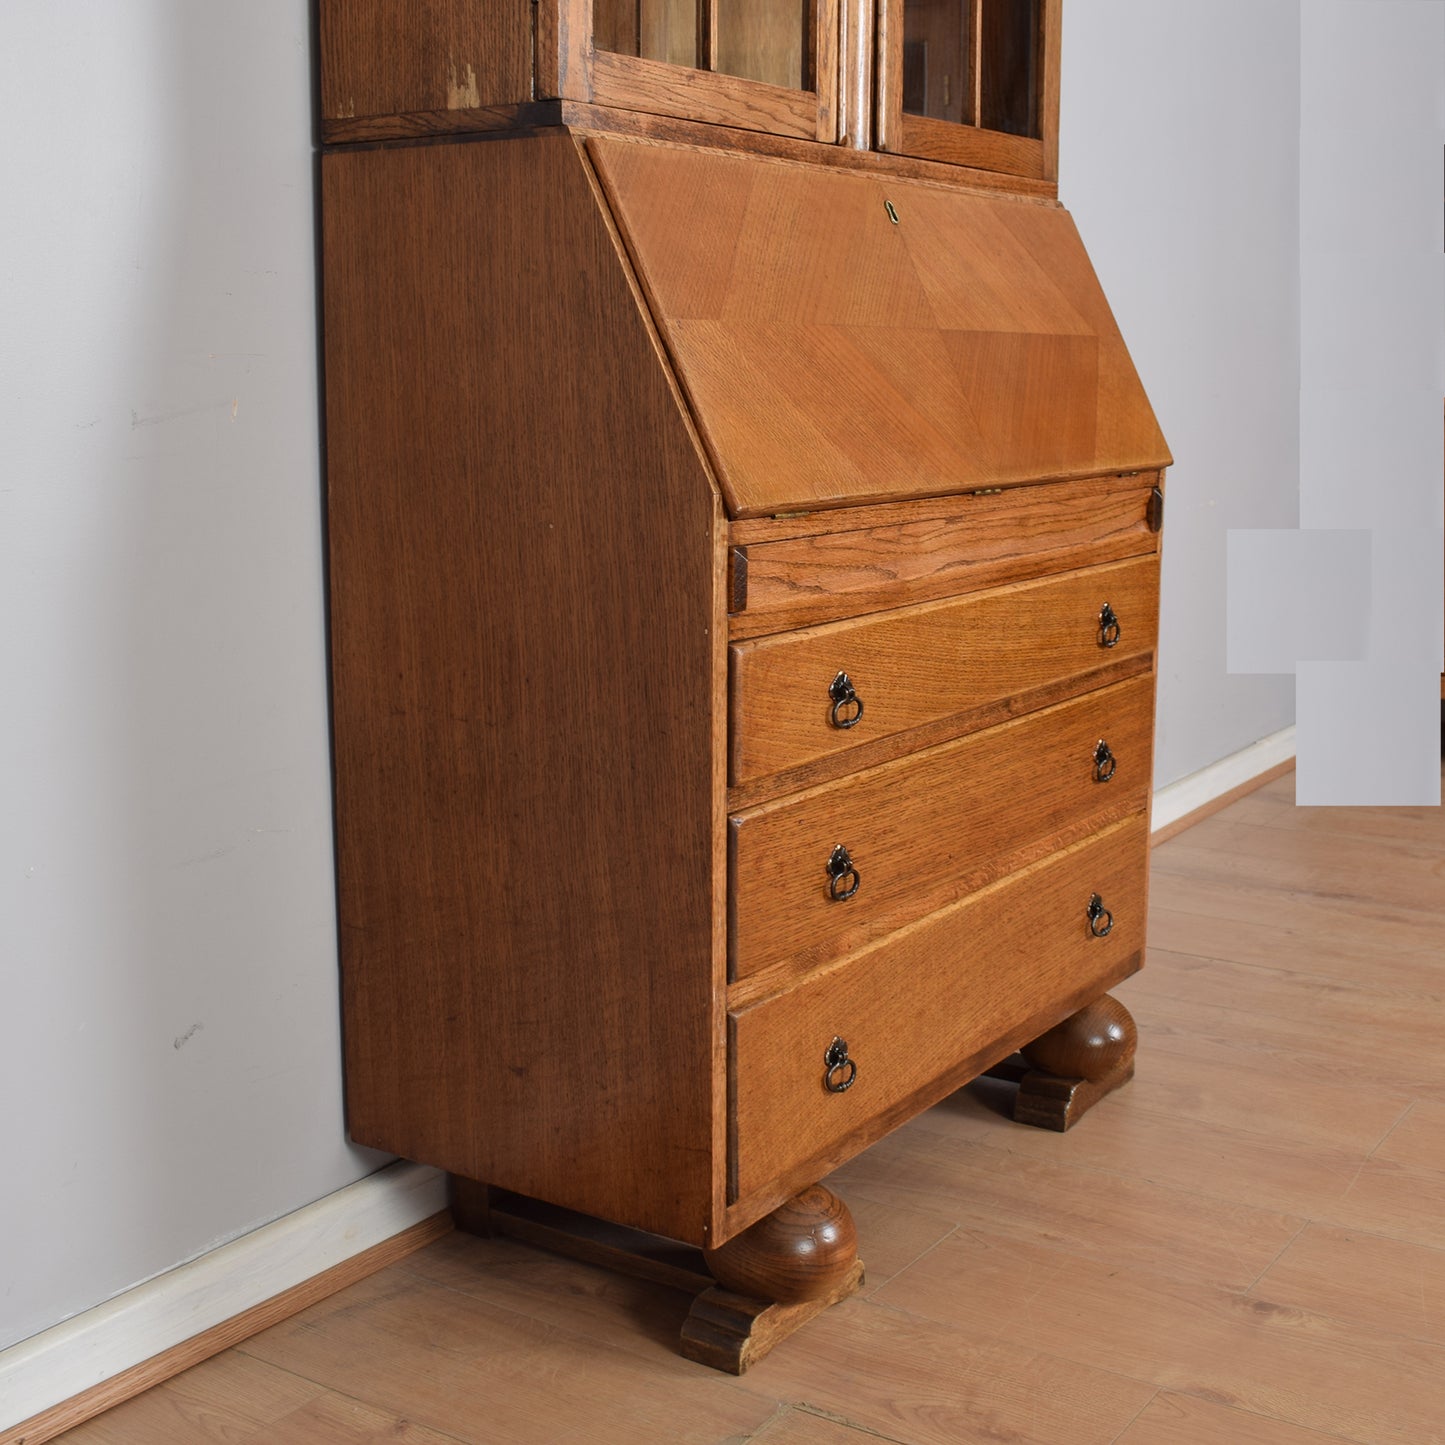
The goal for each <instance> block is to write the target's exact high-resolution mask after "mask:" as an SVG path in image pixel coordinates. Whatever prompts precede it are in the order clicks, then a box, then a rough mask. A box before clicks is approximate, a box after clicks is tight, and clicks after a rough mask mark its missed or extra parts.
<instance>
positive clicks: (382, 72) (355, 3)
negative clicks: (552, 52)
mask: <svg viewBox="0 0 1445 1445" xmlns="http://www.w3.org/2000/svg"><path fill="white" fill-rule="evenodd" d="M531 11H532V6H531V4H530V3H529V0H485V3H484V0H320V22H321V29H320V35H321V115H322V119H323V121H327V120H350V119H356V118H361V117H366V116H393V115H401V114H403V113H405V112H414V111H431V112H436V111H441V112H448V111H451V112H460V111H466V110H479V109H484V108H486V107H490V106H505V105H516V104H519V103H520V102H522V101H526V100H530V99H531V98H532V14H531ZM437 124H438V122H434V123H433V127H432V128H436V125H437Z"/></svg>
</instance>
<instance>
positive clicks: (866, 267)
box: [588, 137, 1170, 517]
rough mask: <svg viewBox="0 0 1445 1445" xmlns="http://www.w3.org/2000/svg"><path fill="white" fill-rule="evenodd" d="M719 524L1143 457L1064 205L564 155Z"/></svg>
mask: <svg viewBox="0 0 1445 1445" xmlns="http://www.w3.org/2000/svg"><path fill="white" fill-rule="evenodd" d="M588 151H589V154H590V155H591V157H592V160H593V163H594V164H595V166H596V168H597V171H598V174H599V176H600V178H601V181H602V184H603V187H604V189H605V191H606V193H607V196H608V200H609V202H610V204H611V206H612V209H613V213H614V215H615V216H616V218H617V221H618V224H619V227H620V229H621V231H622V233H623V235H624V237H625V239H626V242H627V246H628V248H629V250H630V252H631V254H632V257H633V261H634V264H635V266H636V268H637V271H638V275H639V278H640V279H641V282H642V285H643V287H644V289H645V291H646V293H647V296H648V301H649V304H650V306H651V308H652V312H653V315H654V318H655V320H656V322H657V325H658V327H659V329H660V331H661V333H662V337H663V341H664V343H665V344H666V346H667V349H668V351H669V353H670V354H671V357H672V360H673V364H674V366H675V368H676V370H677V373H678V377H679V379H680V381H681V383H682V386H683V389H684V391H685V392H686V394H687V397H688V400H689V403H690V405H691V407H692V411H693V415H694V418H695V420H696V422H697V426H698V430H699V432H700V433H701V435H702V438H703V442H704V444H705V446H706V447H707V449H708V452H709V456H710V459H711V461H712V464H713V467H714V470H715V472H716V474H717V477H718V480H719V482H720V484H721V486H722V489H723V494H724V499H725V501H726V503H727V507H728V510H729V512H730V513H731V514H732V515H733V516H735V517H753V516H766V515H770V514H773V513H776V512H788V511H806V510H810V509H812V508H815V507H835V506H844V505H852V504H856V503H862V502H877V501H893V500H903V499H906V498H910V497H928V496H939V495H945V494H948V493H952V492H959V491H967V490H973V489H977V488H980V487H988V486H1007V485H1011V484H1016V483H1020V482H1026V481H1034V480H1039V479H1042V478H1058V477H1073V476H1087V475H1095V474H1103V473H1108V472H1118V471H1133V470H1144V469H1149V468H1156V467H1161V466H1167V465H1168V464H1169V460H1170V458H1169V452H1168V448H1167V446H1166V445H1165V441H1164V438H1163V436H1162V435H1161V433H1160V431H1159V425H1158V423H1157V422H1156V421H1155V418H1154V413H1153V410H1152V409H1151V408H1150V405H1149V401H1148V398H1147V397H1146V396H1145V394H1144V389H1143V387H1142V386H1141V384H1140V382H1139V377H1138V374H1137V373H1136V372H1135V370H1134V365H1133V362H1132V361H1131V360H1130V359H1129V353H1128V351H1127V349H1126V348H1125V346H1124V342H1123V339H1122V337H1121V336H1120V335H1119V328H1118V327H1117V326H1116V325H1115V323H1114V318H1113V315H1112V313H1111V312H1110V310H1109V304H1108V302H1107V301H1106V300H1105V299H1104V293H1103V291H1102V290H1101V289H1100V286H1099V282H1098V278H1097V277H1096V276H1095V275H1094V269H1093V267H1092V266H1091V265H1090V263H1089V258H1088V255H1087V254H1086V253H1085V251H1084V246H1083V243H1082V241H1081V240H1080V239H1079V234H1078V232H1077V230H1076V229H1075V227H1074V223H1073V220H1072V219H1071V217H1070V216H1069V214H1068V212H1067V211H1064V210H1062V209H1060V208H1058V207H1056V206H1054V205H1051V204H1041V203H1039V202H1036V201H1032V200H1023V199H1009V198H1004V197H998V198H995V197H990V196H984V195H980V194H977V193H966V192H960V191H955V190H948V189H944V188H942V187H940V186H937V185H934V184H931V183H929V182H925V181H911V180H902V179H893V178H889V177H884V176H880V175H877V174H872V173H866V172H858V171H850V170H843V169H841V168H829V167H815V166H808V165H803V164H799V163H797V162H792V161H782V160H774V159H771V158H767V157H761V156H750V155H738V154H727V153H723V152H718V151H708V150H697V149H691V148H684V147H680V146H669V145H655V144H647V143H641V142H637V141H628V140H620V139H617V138H613V137H593V138H592V139H591V140H590V141H589V142H588Z"/></svg>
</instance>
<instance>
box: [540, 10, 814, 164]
mask: <svg viewBox="0 0 1445 1445" xmlns="http://www.w3.org/2000/svg"><path fill="white" fill-rule="evenodd" d="M554 3H555V4H556V5H557V7H558V9H557V11H556V12H555V13H556V16H557V20H558V33H557V35H556V36H555V37H551V36H548V35H547V34H546V33H545V29H544V30H543V32H542V34H541V36H540V49H541V52H542V53H541V61H542V64H541V67H540V82H541V88H542V89H543V90H544V91H545V90H547V89H548V88H549V85H548V79H549V78H548V74H547V67H548V62H549V61H550V59H551V58H552V56H555V57H556V64H557V74H556V77H555V86H556V88H555V91H554V92H553V93H555V94H558V95H561V96H563V97H565V98H566V99H568V100H581V101H592V102H596V103H597V104H598V105H608V106H616V107H618V108H620V109H623V110H638V111H647V112H651V113H653V114H657V115H668V116H677V117H680V118H682V119H685V120H697V121H704V122H707V123H709V124H712V125H728V126H737V127H740V128H742V129H745V130H756V131H766V132H769V133H772V134H775V135H785V136H794V137H798V138H800V139H804V140H822V141H836V140H837V139H838V119H837V116H838V106H837V93H838V0H554ZM542 9H543V10H546V9H547V6H546V5H545V4H544V5H543V7H542ZM554 38H555V42H556V43H555V45H554V44H553V40H554Z"/></svg>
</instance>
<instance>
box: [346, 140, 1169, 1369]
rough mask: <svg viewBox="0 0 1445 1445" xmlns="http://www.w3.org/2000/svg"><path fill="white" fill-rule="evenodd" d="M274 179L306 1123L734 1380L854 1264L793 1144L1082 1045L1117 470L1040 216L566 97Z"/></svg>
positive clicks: (820, 1174) (1082, 1063) (1120, 827)
mask: <svg viewBox="0 0 1445 1445" xmlns="http://www.w3.org/2000/svg"><path fill="white" fill-rule="evenodd" d="M322 170H323V221H324V238H323V244H324V264H325V349H326V408H327V438H328V520H329V545H330V587H331V627H332V665H333V687H334V734H335V776H336V817H337V830H338V873H339V905H340V920H341V939H342V979H343V1008H344V1025H345V1047H346V1067H347V1106H348V1123H349V1128H350V1132H351V1134H352V1137H353V1138H354V1139H356V1140H357V1141H358V1142H361V1143H365V1144H368V1145H370V1146H372V1147H375V1148H379V1149H385V1150H388V1151H390V1152H392V1153H396V1154H399V1155H402V1156H404V1157H407V1158H411V1159H416V1160H420V1161H423V1162H426V1163H430V1164H433V1165H436V1166H438V1167H440V1168H442V1169H445V1170H446V1171H448V1173H449V1174H451V1175H452V1176H453V1182H454V1190H455V1199H456V1215H457V1218H458V1221H459V1222H460V1223H461V1224H462V1225H463V1226H464V1227H471V1228H475V1229H480V1230H484V1231H485V1230H501V1231H502V1232H507V1233H512V1234H516V1235H518V1236H519V1237H522V1238H530V1239H532V1240H533V1241H534V1242H540V1243H547V1244H549V1245H550V1246H551V1247H561V1248H566V1249H568V1250H569V1251H570V1252H573V1253H577V1254H580V1255H581V1256H582V1257H584V1258H588V1259H594V1260H604V1259H606V1260H612V1261H614V1262H618V1261H620V1260H621V1259H622V1258H623V1257H624V1256H628V1257H631V1258H632V1259H633V1260H634V1264H633V1267H634V1268H639V1269H641V1270H642V1272H644V1273H645V1274H647V1276H648V1277H649V1278H656V1279H662V1280H663V1281H664V1282H666V1283H672V1284H676V1285H678V1286H679V1287H682V1288H689V1289H693V1291H694V1292H695V1293H696V1295H697V1299H696V1302H695V1304H694V1307H693V1310H692V1313H691V1315H690V1316H689V1322H688V1326H687V1328H686V1330H685V1331H684V1350H685V1352H686V1353H688V1354H689V1355H690V1356H692V1357H693V1358H697V1359H701V1360H704V1361H705V1362H707V1363H710V1364H714V1365H717V1366H719V1367H720V1368H726V1369H732V1370H735V1371H740V1370H741V1369H743V1368H745V1367H746V1365H747V1364H748V1363H749V1362H750V1361H751V1360H752V1359H755V1358H757V1357H758V1355H760V1354H761V1353H762V1352H764V1351H765V1350H766V1349H767V1348H768V1347H769V1346H770V1345H771V1344H772V1343H773V1342H774V1341H775V1340H776V1339H778V1338H781V1337H782V1335H783V1334H785V1333H786V1332H787V1331H788V1330H789V1329H790V1328H795V1327H796V1326H797V1325H798V1324H799V1323H801V1322H803V1321H804V1320H806V1319H807V1318H809V1317H811V1315H813V1314H816V1313H817V1311H818V1310H819V1309H821V1308H824V1307H825V1306H826V1305H827V1304H828V1303H829V1302H831V1301H834V1300H836V1299H839V1298H842V1297H844V1296H845V1295H847V1294H848V1293H850V1292H852V1291H853V1290H855V1289H856V1288H857V1287H858V1283H859V1281H860V1279H861V1265H860V1264H859V1263H858V1259H857V1244H856V1239H855V1237H854V1231H853V1226H852V1222H851V1220H850V1219H849V1217H848V1214H847V1210H846V1207H844V1206H843V1205H842V1203H841V1202H840V1201H838V1200H837V1199H836V1198H835V1197H834V1196H833V1195H831V1194H830V1193H829V1191H828V1190H827V1189H826V1188H822V1187H820V1186H819V1181H821V1180H823V1179H825V1178H826V1176H827V1175H828V1174H829V1172H830V1171H831V1170H832V1169H834V1168H836V1167H837V1166H838V1165H839V1164H841V1163H842V1162H844V1161H845V1160H847V1159H848V1158H850V1157H852V1156H853V1155H854V1154H856V1153H858V1152H859V1151H860V1150H862V1149H864V1148H866V1147H867V1146H868V1145H869V1144H871V1143H872V1142H874V1141H875V1140H877V1139H878V1138H879V1137H881V1136H882V1135H883V1134H885V1133H886V1132H888V1131H889V1130H891V1129H893V1128H895V1127H896V1126H898V1125H899V1124H901V1123H903V1122H905V1121H906V1120H907V1119H909V1118H911V1117H912V1116H914V1115H915V1114H917V1113H918V1112H920V1111H921V1110H923V1109H925V1108H928V1107H929V1106H931V1105H932V1104H934V1103H936V1102H937V1101H939V1100H940V1099H942V1098H943V1097H945V1096H946V1095H947V1094H948V1093H949V1092H951V1091H953V1090H955V1089H957V1088H960V1087H961V1086H963V1085H964V1084H966V1083H968V1082H969V1081H970V1080H971V1079H973V1078H975V1077H977V1076H978V1075H980V1074H981V1073H983V1072H985V1071H988V1070H1002V1076H1004V1077H1008V1078H1012V1079H1015V1080H1017V1081H1019V1096H1018V1097H1019V1103H1018V1105H1017V1111H1018V1117H1019V1118H1020V1119H1022V1120H1025V1121H1027V1122H1032V1123H1039V1124H1043V1125H1045V1126H1047V1127H1051V1128H1066V1127H1068V1126H1069V1125H1070V1124H1071V1123H1072V1122H1073V1121H1074V1120H1075V1119H1076V1118H1077V1117H1078V1116H1079V1115H1080V1114H1081V1113H1082V1112H1083V1111H1084V1110H1085V1109H1087V1108H1088V1107H1089V1106H1090V1105H1091V1104H1092V1103H1093V1102H1095V1101H1096V1100H1097V1099H1098V1098H1100V1097H1102V1096H1103V1095H1104V1094H1105V1093H1106V1092H1107V1091H1108V1090H1110V1089H1112V1088H1114V1087H1117V1086H1118V1085H1119V1084H1120V1083H1121V1082H1123V1081H1124V1080H1125V1079H1127V1078H1128V1076H1129V1074H1130V1073H1131V1072H1132V1067H1133V1049H1134V1032H1133V1026H1132V1023H1131V1022H1130V1021H1129V1019H1128V1015H1127V1013H1126V1012H1125V1011H1124V1010H1123V1008H1122V1006H1120V1005H1118V1004H1117V1003H1114V1002H1113V1001H1112V1000H1109V999H1106V998H1105V995H1107V993H1108V991H1109V990H1110V989H1111V988H1113V987H1114V986H1115V985H1116V984H1118V983H1119V982H1121V981H1122V980H1123V979H1125V978H1127V977H1128V976H1129V975H1130V974H1131V973H1133V972H1134V971H1135V970H1136V969H1137V968H1138V967H1139V966H1140V964H1141V962H1142V960H1143V949H1144V916H1145V898H1146V890H1147V873H1148V810H1149V791H1150V777H1151V769H1152V751H1153V741H1152V740H1153V700H1154V673H1155V668H1154V650H1155V638H1156V632H1157V621H1158V560H1159V542H1160V523H1161V517H1162V492H1161V488H1162V471H1163V468H1164V467H1165V466H1167V464H1168V462H1169V458H1168V454H1167V451H1166V449H1165V446H1164V443H1163V440H1162V438H1161V437H1160V435H1159V431H1158V427H1157V425H1156V423H1155V421H1154V417H1153V414H1152V412H1151V411H1150V409H1149V406H1148V403H1147V401H1146V399H1145V397H1144V394H1143V391H1142V389H1141V388H1140V385H1139V382H1138V378H1137V376H1136V375H1135V373H1134V369H1133V366H1132V364H1131V362H1130V360H1129V357H1128V353H1127V351H1126V350H1125V348H1124V345H1123V342H1122V340H1121V339H1120V337H1119V334H1118V331H1117V328H1116V327H1115V325H1114V322H1113V318H1112V316H1111V315H1110V313H1109V310H1108V306H1107V304H1106V303H1105V301H1104V298H1103V295H1102V293H1101V291H1100V289H1099V286H1098V282H1097V280H1096V279H1095V277H1094V274H1093V271H1092V268H1091V267H1090V265H1089V262H1088V259H1087V257H1086V255H1085V253H1084V250H1083V247H1082V245H1081V243H1080V242H1079V239H1078V236H1077V233H1076V232H1075V230H1074V227H1073V224H1072V222H1071V220H1070V219H1069V217H1068V214H1067V212H1065V211H1063V210H1062V209H1061V208H1059V207H1058V206H1057V205H1056V204H1055V203H1053V202H1052V201H1047V200H1041V199H1039V198H1037V197H1019V196H1016V195H1010V194H1004V193H1000V194H997V195H989V194H982V193H980V192H978V191H977V190H965V189H961V188H950V187H948V186H943V185H939V184H936V183H934V182H933V181H929V180H921V179H918V178H917V177H915V176H912V175H906V174H902V173H900V174H897V175H889V174H886V173H883V172H880V171H878V170H876V169H853V168H848V167H842V166H838V165H834V164H808V163H806V162H804V161H802V160H798V159H786V158H779V157H774V156H766V155H757V154H746V153H742V152H738V151H733V150H728V149H726V148H723V147H712V146H707V145H703V144H698V143H693V144H680V143H674V142H660V141H656V140H650V139H644V138H638V137H632V136H624V135H615V134H607V133H604V132H603V131H601V130H597V129H591V130H582V129H577V128H574V127H568V126H556V127H543V128H541V129H539V130H534V131H521V132H517V133H492V134H489V135H485V136H484V135H476V136H467V137H456V138H452V139H450V140H448V141H446V142H445V143H425V144H390V145H369V146H356V147H333V148H332V149H331V150H329V151H328V152H327V153H326V155H325V156H324V159H323V167H322ZM1019 1050H1022V1051H1023V1052H1022V1056H1021V1057H1016V1055H1017V1052H1018V1051H1019ZM501 1191H507V1192H506V1193H505V1194H504V1193H502V1192H501ZM529 1201H530V1202H529ZM679 1250H681V1251H682V1253H683V1255H684V1256H685V1258H681V1260H680V1262H679V1258H678V1257H676V1256H677V1252H678V1251H679ZM639 1260H640V1261H641V1263H640V1264H638V1263H636V1261H639ZM704 1270H706V1273H704V1272H703V1271H704ZM712 1281H715V1283H714V1282H712Z"/></svg>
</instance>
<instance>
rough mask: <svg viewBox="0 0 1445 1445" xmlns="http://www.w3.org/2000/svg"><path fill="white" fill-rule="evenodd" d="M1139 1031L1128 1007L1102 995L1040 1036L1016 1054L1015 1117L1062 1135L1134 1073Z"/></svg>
mask: <svg viewBox="0 0 1445 1445" xmlns="http://www.w3.org/2000/svg"><path fill="white" fill-rule="evenodd" d="M1138 1042H1139V1031H1138V1029H1136V1028H1135V1026H1134V1020H1133V1019H1132V1018H1131V1017H1130V1016H1129V1010H1128V1009H1126V1008H1125V1007H1124V1005H1123V1004H1121V1003H1120V1002H1119V1001H1118V999H1116V998H1111V997H1110V996H1109V995H1108V994H1105V995H1104V996H1103V997H1102V998H1099V999H1095V1001H1094V1002H1093V1003H1091V1004H1088V1005H1086V1006H1085V1007H1084V1008H1081V1009H1080V1010H1079V1011H1078V1013H1076V1014H1072V1015H1070V1017H1068V1018H1066V1019H1065V1020H1064V1021H1063V1023H1061V1024H1059V1025H1057V1027H1055V1028H1052V1029H1050V1030H1049V1031H1048V1033H1046V1034H1041V1035H1040V1036H1039V1037H1038V1038H1037V1039H1035V1040H1034V1041H1033V1043H1031V1044H1026V1045H1025V1046H1024V1047H1023V1048H1022V1049H1021V1050H1020V1053H1021V1054H1022V1055H1023V1058H1024V1061H1025V1063H1026V1064H1027V1065H1028V1069H1027V1072H1025V1073H1024V1074H1023V1076H1022V1078H1020V1079H1019V1091H1018V1096H1017V1098H1016V1099H1015V1100H1014V1119H1015V1120H1016V1121H1017V1122H1018V1123H1020V1124H1033V1125H1035V1126H1037V1127H1038V1128H1040V1129H1053V1130H1055V1131H1057V1132H1058V1133H1060V1134H1062V1133H1063V1132H1064V1131H1065V1130H1066V1129H1071V1128H1072V1127H1073V1126H1074V1125H1075V1124H1077V1123H1078V1122H1079V1120H1080V1119H1082V1118H1083V1116H1084V1115H1085V1114H1087V1113H1088V1112H1089V1110H1090V1109H1092V1108H1093V1107H1094V1105H1095V1104H1097V1103H1098V1102H1099V1100H1100V1099H1102V1098H1103V1097H1104V1096H1105V1095H1106V1094H1111V1093H1113V1091H1114V1090H1115V1089H1117V1088H1118V1087H1119V1086H1120V1085H1121V1084H1126V1083H1128V1082H1129V1080H1130V1079H1132V1078H1133V1077H1134V1051H1135V1049H1136V1048H1137V1046H1138Z"/></svg>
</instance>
